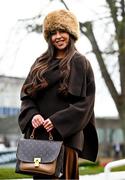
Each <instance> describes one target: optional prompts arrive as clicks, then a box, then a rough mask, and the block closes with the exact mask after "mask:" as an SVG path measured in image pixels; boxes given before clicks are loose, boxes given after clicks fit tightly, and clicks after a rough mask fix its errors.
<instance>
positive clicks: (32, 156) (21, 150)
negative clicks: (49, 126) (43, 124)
mask: <svg viewBox="0 0 125 180" xmlns="http://www.w3.org/2000/svg"><path fill="white" fill-rule="evenodd" d="M34 130H35V129H34ZM34 130H33V132H32V135H31V138H30V139H22V140H19V142H18V146H17V153H16V156H17V163H16V170H15V172H16V173H21V174H31V175H35V174H39V175H40V174H46V175H54V176H55V177H61V176H62V174H63V156H64V146H63V142H62V141H54V140H53V137H52V135H51V133H49V140H36V139H34Z"/></svg>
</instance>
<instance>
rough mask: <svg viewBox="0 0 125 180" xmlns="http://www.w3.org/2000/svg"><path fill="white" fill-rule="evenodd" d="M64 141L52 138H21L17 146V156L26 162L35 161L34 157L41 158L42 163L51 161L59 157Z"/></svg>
mask: <svg viewBox="0 0 125 180" xmlns="http://www.w3.org/2000/svg"><path fill="white" fill-rule="evenodd" d="M62 143H63V142H62V141H50V140H34V139H23V140H20V141H19V143H18V147H17V153H16V155H17V158H18V159H19V160H21V161H24V162H34V158H40V159H41V163H49V162H52V161H54V160H56V159H57V157H58V155H59V153H60V150H61V146H62Z"/></svg>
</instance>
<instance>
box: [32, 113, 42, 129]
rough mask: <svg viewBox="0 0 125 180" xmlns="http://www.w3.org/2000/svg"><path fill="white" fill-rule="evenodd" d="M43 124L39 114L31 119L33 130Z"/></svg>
mask: <svg viewBox="0 0 125 180" xmlns="http://www.w3.org/2000/svg"><path fill="white" fill-rule="evenodd" d="M43 122H44V119H43V117H42V116H41V115H40V114H37V115H35V116H34V117H33V118H32V126H33V127H34V128H37V127H39V126H41V125H42V124H43Z"/></svg>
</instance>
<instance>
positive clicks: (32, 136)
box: [30, 128, 53, 141]
mask: <svg viewBox="0 0 125 180" xmlns="http://www.w3.org/2000/svg"><path fill="white" fill-rule="evenodd" d="M35 130H36V128H34V129H33V131H32V133H31V135H30V139H35V138H34V137H35V136H34V134H35ZM49 140H50V141H52V140H53V136H52V134H51V132H49Z"/></svg>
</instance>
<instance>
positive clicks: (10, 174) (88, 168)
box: [0, 163, 125, 179]
mask: <svg viewBox="0 0 125 180" xmlns="http://www.w3.org/2000/svg"><path fill="white" fill-rule="evenodd" d="M112 171H125V166H121V167H118V168H113V169H112ZM101 172H104V167H102V166H99V165H97V164H86V163H85V164H80V165H79V173H80V175H87V174H89V175H91V174H98V173H101ZM22 178H32V176H28V175H21V174H17V173H15V169H14V168H5V167H3V168H0V179H22Z"/></svg>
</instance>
